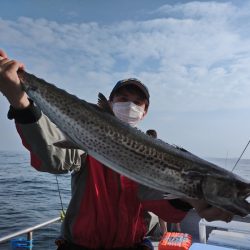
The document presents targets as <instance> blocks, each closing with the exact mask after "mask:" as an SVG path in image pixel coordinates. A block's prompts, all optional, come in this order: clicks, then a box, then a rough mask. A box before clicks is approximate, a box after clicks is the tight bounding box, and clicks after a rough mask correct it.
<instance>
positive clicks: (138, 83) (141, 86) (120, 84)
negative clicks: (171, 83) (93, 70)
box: [109, 78, 150, 102]
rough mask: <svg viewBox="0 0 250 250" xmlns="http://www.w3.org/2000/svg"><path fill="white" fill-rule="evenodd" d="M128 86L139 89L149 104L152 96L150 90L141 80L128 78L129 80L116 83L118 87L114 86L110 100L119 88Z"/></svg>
mask: <svg viewBox="0 0 250 250" xmlns="http://www.w3.org/2000/svg"><path fill="white" fill-rule="evenodd" d="M127 85H134V86H136V87H138V88H139V89H140V90H141V91H142V93H143V94H144V95H145V97H146V99H147V101H148V102H149V97H150V95H149V91H148V88H147V87H146V86H145V85H144V84H143V83H142V82H141V81H140V80H138V79H136V78H128V79H124V80H120V81H118V82H117V83H116V85H115V86H114V88H113V89H112V91H111V93H110V96H109V99H112V98H113V96H114V94H115V92H116V91H117V90H118V89H119V88H121V87H124V86H127Z"/></svg>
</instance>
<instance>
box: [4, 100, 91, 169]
mask: <svg viewBox="0 0 250 250" xmlns="http://www.w3.org/2000/svg"><path fill="white" fill-rule="evenodd" d="M8 118H9V119H10V120H12V119H14V120H15V123H16V127H17V130H18V133H19V135H20V136H21V139H22V142H23V145H24V146H25V147H26V148H27V149H28V150H29V151H30V156H31V165H32V166H33V167H34V168H36V169H37V170H39V171H43V172H49V173H55V174H56V173H66V172H68V171H73V170H74V171H77V170H79V169H80V166H81V165H82V164H84V162H85V157H86V154H85V153H84V152H83V151H81V150H76V149H62V148H58V147H56V146H54V145H53V144H54V143H55V142H57V141H60V140H62V139H64V136H63V134H62V133H61V132H60V130H59V129H58V128H57V127H56V125H55V124H54V123H52V122H51V121H50V120H49V119H48V117H46V116H45V115H43V114H42V112H41V110H40V109H39V108H38V107H37V106H35V105H34V103H33V101H32V100H30V105H29V106H28V107H27V108H25V109H20V110H19V109H15V108H13V107H12V106H10V110H9V112H8Z"/></svg>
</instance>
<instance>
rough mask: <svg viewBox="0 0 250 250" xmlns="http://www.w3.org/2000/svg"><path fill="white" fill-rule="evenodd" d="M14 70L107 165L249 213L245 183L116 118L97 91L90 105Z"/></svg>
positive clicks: (249, 190) (71, 136)
mask: <svg viewBox="0 0 250 250" xmlns="http://www.w3.org/2000/svg"><path fill="white" fill-rule="evenodd" d="M18 75H19V78H20V80H21V83H22V86H23V89H24V90H25V91H26V92H27V94H28V96H29V97H30V98H31V99H32V100H33V101H34V102H35V103H36V105H37V106H39V107H40V108H41V110H42V111H43V113H45V114H46V115H47V116H48V117H49V118H50V120H51V121H52V122H54V123H55V124H56V125H57V126H58V127H59V128H60V130H61V131H62V132H63V133H64V134H65V136H66V138H67V139H68V140H69V141H71V142H72V144H74V145H76V147H78V148H80V149H83V150H85V151H86V152H87V153H88V154H89V155H91V156H93V157H95V158H96V159H97V160H99V161H100V162H102V163H103V164H105V165H106V166H108V167H110V168H112V169H113V170H115V171H117V172H119V173H121V174H123V175H125V176H127V177H129V178H130V179H133V180H135V181H137V182H139V183H141V184H144V185H146V186H149V187H151V188H154V189H157V190H161V191H164V192H167V193H170V194H173V195H176V196H178V197H189V198H195V199H204V200H206V201H207V202H208V203H209V204H211V205H214V206H216V207H220V208H222V209H225V210H227V211H230V212H232V213H234V214H238V215H240V216H245V215H247V214H249V213H250V204H249V203H248V202H247V201H246V198H247V197H248V196H249V195H250V184H249V183H248V182H246V181H245V180H243V179H241V178H240V177H239V176H236V175H235V174H233V173H231V172H229V171H226V170H224V169H222V168H220V167H218V166H216V165H214V164H212V163H210V162H208V161H205V160H203V159H201V158H199V157H197V156H195V155H193V154H191V153H190V152H188V151H186V150H184V149H181V148H178V147H175V146H172V145H169V144H168V143H165V142H163V141H161V140H158V139H154V138H152V137H150V136H148V135H146V134H144V133H143V132H141V131H139V130H138V129H136V128H132V127H130V126H129V125H127V124H125V123H123V122H122V121H120V120H118V119H117V118H116V117H114V115H113V113H112V110H111V109H110V106H109V103H108V101H107V100H106V98H105V97H104V96H103V95H102V94H99V101H98V105H94V104H91V103H88V102H86V101H84V100H80V99H78V98H77V97H76V96H74V95H71V94H69V93H67V92H66V91H64V90H62V89H59V88H57V87H56V86H54V85H52V84H49V83H47V82H45V81H44V80H42V79H39V78H37V77H35V76H34V75H31V74H29V73H26V72H24V71H20V72H18ZM57 146H60V143H58V144H57Z"/></svg>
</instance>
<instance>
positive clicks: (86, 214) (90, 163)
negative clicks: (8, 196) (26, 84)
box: [0, 50, 232, 250]
mask: <svg viewBox="0 0 250 250" xmlns="http://www.w3.org/2000/svg"><path fill="white" fill-rule="evenodd" d="M0 56H1V58H0V91H1V92H2V93H3V95H5V96H6V98H7V99H8V101H9V103H10V105H11V106H10V110H9V113H8V118H9V119H14V120H15V123H16V127H17V130H18V133H19V135H20V137H21V138H22V142H23V144H24V146H25V147H26V148H27V149H28V150H29V151H30V154H31V165H32V166H33V167H34V168H36V169H37V170H38V171H46V172H49V173H65V172H68V171H72V199H71V201H70V204H69V206H68V209H67V213H66V216H65V220H64V222H63V225H62V237H63V239H62V241H59V242H58V244H57V245H58V249H60V250H62V249H66V250H72V249H74V250H76V249H79V250H80V249H98V248H99V249H113V248H116V249H117V248H122V249H124V248H134V249H141V248H142V245H143V238H144V235H145V233H146V229H145V225H144V221H143V216H142V214H143V213H142V211H141V210H142V207H144V208H145V209H147V207H150V210H151V211H152V212H153V213H155V214H157V215H158V216H160V217H161V218H162V219H164V220H166V221H169V222H179V221H181V220H182V219H183V218H184V216H185V214H186V212H187V211H188V210H189V209H190V208H191V207H192V206H193V207H195V209H196V210H197V212H198V213H199V215H200V216H201V217H205V218H206V219H208V220H213V219H216V220H218V219H221V220H224V221H229V220H231V217H232V215H231V214H230V213H227V212H224V211H222V210H220V209H218V208H213V207H210V206H208V204H207V203H206V202H204V201H193V200H186V201H182V200H179V199H176V200H172V201H167V200H163V194H162V193H161V192H159V191H155V190H152V189H150V188H147V187H145V186H142V185H139V184H137V183H135V182H134V181H131V180H129V179H128V178H126V177H124V176H121V175H120V174H118V173H116V172H114V171H112V170H111V169H109V168H108V167H106V166H103V164H102V163H100V162H98V161H97V160H95V159H94V158H93V157H91V156H90V155H87V154H86V153H82V151H80V150H75V149H62V148H58V147H56V146H54V145H53V143H54V142H57V141H59V140H61V139H62V134H61V132H60V131H59V130H58V129H57V127H56V126H55V125H54V124H53V123H52V122H50V121H49V119H48V118H47V117H46V116H45V115H43V114H42V112H41V111H40V110H39V109H38V108H37V107H36V106H35V105H34V104H33V102H32V100H29V99H28V96H27V95H26V94H25V93H24V92H23V90H22V88H21V86H20V81H19V78H18V76H17V70H18V69H23V68H24V66H23V64H22V63H20V62H17V61H13V60H9V59H8V57H7V54H6V53H5V52H4V51H2V50H0ZM109 101H110V105H111V106H112V109H113V111H114V114H115V115H116V116H117V118H118V119H121V120H123V121H124V122H127V123H128V124H130V125H131V126H137V124H138V123H139V122H140V121H141V120H142V119H143V118H144V116H145V115H146V114H147V111H148V106H149V93H148V90H147V88H146V86H145V85H144V84H142V83H141V82H140V81H139V80H137V79H127V80H122V81H119V82H118V83H117V84H116V86H115V87H114V89H113V90H112V91H111V94H110V98H109ZM103 136H105V135H103ZM155 199H158V200H160V202H157V203H156V204H157V205H155V206H152V204H151V203H152V202H151V201H152V200H155ZM190 204H191V206H190Z"/></svg>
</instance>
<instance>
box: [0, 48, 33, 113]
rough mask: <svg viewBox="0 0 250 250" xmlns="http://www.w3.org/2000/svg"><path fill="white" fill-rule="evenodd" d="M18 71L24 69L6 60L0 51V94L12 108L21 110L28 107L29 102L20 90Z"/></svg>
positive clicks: (22, 66) (19, 64) (4, 54)
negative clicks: (0, 93)
mask: <svg viewBox="0 0 250 250" xmlns="http://www.w3.org/2000/svg"><path fill="white" fill-rule="evenodd" d="M19 69H24V65H23V64H22V63H21V62H17V61H15V60H10V59H8V56H7V54H6V53H5V52H4V51H3V50H1V49H0V92H2V93H3V95H4V96H6V98H7V99H8V101H9V103H10V104H11V105H12V106H13V107H14V108H17V109H23V108H26V107H27V106H29V100H28V96H27V95H26V93H25V92H24V91H23V90H22V88H21V84H20V80H19V78H18V75H17V71H18V70H19Z"/></svg>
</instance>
